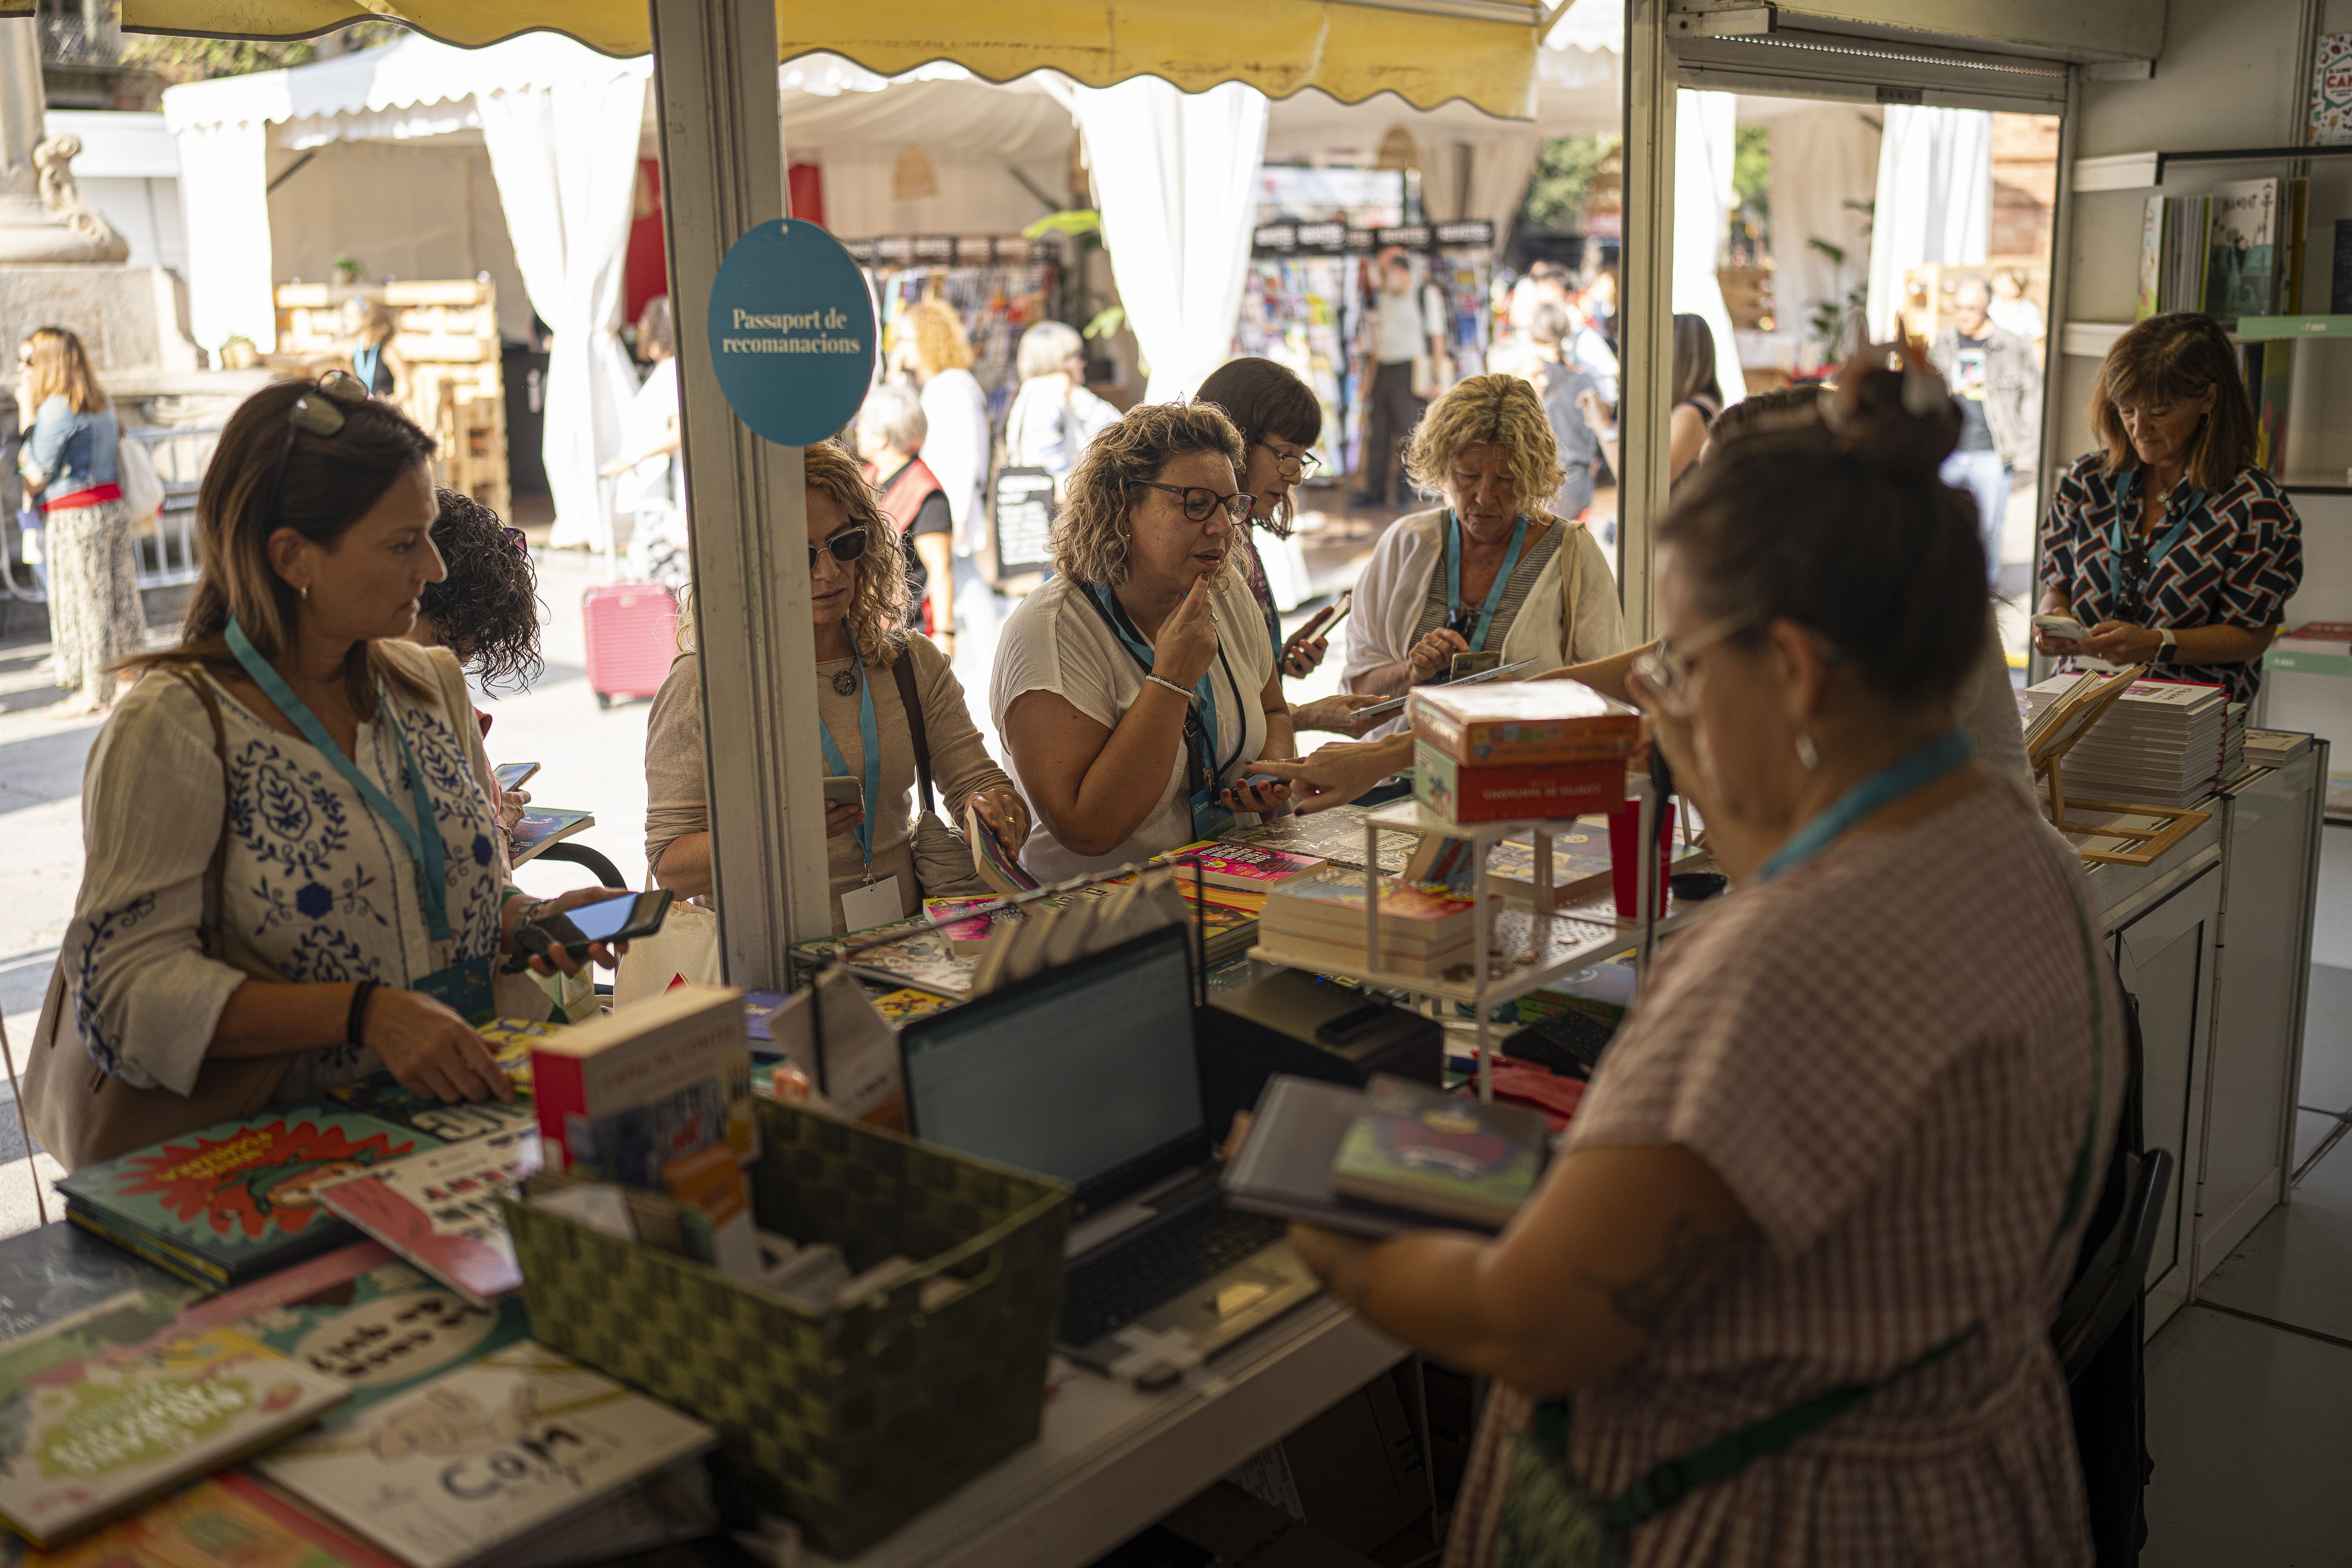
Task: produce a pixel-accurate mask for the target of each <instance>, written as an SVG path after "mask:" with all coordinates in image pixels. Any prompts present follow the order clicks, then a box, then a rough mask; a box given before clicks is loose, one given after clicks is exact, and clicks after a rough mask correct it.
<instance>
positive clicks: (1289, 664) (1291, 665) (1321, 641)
mask: <svg viewBox="0 0 2352 1568" xmlns="http://www.w3.org/2000/svg"><path fill="white" fill-rule="evenodd" d="M1330 651H1331V640H1330V639H1329V638H1328V637H1318V638H1316V639H1315V640H1314V641H1313V642H1311V643H1289V644H1287V645H1286V646H1285V647H1284V649H1283V650H1282V673H1283V674H1286V675H1288V676H1289V677H1290V678H1291V679H1292V680H1294V681H1296V680H1300V679H1303V678H1305V677H1306V676H1308V675H1311V674H1314V673H1315V671H1316V669H1317V668H1318V666H1320V665H1321V664H1322V663H1323V655H1324V654H1326V653H1329V652H1330Z"/></svg>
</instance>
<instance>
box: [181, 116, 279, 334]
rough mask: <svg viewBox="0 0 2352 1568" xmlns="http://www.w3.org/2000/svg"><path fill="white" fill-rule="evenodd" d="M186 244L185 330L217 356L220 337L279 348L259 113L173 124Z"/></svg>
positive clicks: (264, 136)
mask: <svg viewBox="0 0 2352 1568" xmlns="http://www.w3.org/2000/svg"><path fill="white" fill-rule="evenodd" d="M172 140H173V145H174V146H176V147H177V148H178V150H179V154H180V210H181V212H182V213H183V214H184V215H185V221H186V227H187V244H188V330H189V335H190V336H191V337H193V338H194V339H195V340H196V341H197V342H198V343H199V344H201V345H202V346H203V347H204V348H205V350H208V351H209V352H210V353H212V354H213V355H214V356H215V358H214V361H213V362H214V363H215V364H218V363H219V362H220V361H219V358H218V356H219V354H220V349H221V345H222V344H223V343H226V341H228V340H230V339H231V338H249V339H251V340H252V341H253V346H254V347H255V348H256V349H258V350H260V351H261V352H263V353H265V354H268V353H272V352H275V351H276V350H277V348H278V301H277V298H276V296H275V295H274V294H273V293H272V292H271V277H270V255H269V194H268V192H269V167H268V144H269V127H268V125H267V124H265V123H263V122H262V121H260V120H232V121H229V122H226V123H225V124H215V125H174V126H173V127H172Z"/></svg>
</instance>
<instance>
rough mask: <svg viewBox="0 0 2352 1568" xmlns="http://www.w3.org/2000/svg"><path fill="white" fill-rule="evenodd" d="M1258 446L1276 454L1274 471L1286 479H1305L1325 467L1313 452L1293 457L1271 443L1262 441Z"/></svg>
mask: <svg viewBox="0 0 2352 1568" xmlns="http://www.w3.org/2000/svg"><path fill="white" fill-rule="evenodd" d="M1258 444H1259V445H1260V446H1263V447H1265V449H1266V450H1267V451H1268V452H1271V453H1273V454H1274V471H1275V472H1276V473H1277V474H1279V475H1281V476H1283V477H1284V478H1286V479H1304V478H1306V477H1307V476H1308V475H1310V474H1312V473H1314V472H1315V471H1316V470H1317V469H1318V468H1320V467H1322V466H1323V459H1321V458H1320V457H1318V456H1316V455H1315V454H1313V453H1312V452H1302V453H1300V454H1299V455H1297V456H1296V457H1293V456H1291V455H1288V454H1287V453H1286V452H1284V451H1283V450H1282V448H1280V447H1278V446H1276V444H1274V443H1273V442H1271V441H1261V442H1259V443H1258Z"/></svg>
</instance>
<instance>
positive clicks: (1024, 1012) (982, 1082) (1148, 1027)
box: [901, 926, 1206, 1209]
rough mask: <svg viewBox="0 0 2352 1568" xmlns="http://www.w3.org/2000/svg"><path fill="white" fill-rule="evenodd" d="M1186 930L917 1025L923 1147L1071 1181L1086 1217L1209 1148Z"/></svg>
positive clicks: (913, 1095)
mask: <svg viewBox="0 0 2352 1568" xmlns="http://www.w3.org/2000/svg"><path fill="white" fill-rule="evenodd" d="M1186 958H1187V954H1186V943H1185V939H1184V932H1183V931H1182V929H1181V927H1175V926H1171V927H1170V928H1169V929H1167V930H1165V931H1158V932H1154V933H1152V934H1151V935H1150V936H1144V937H1139V938H1138V939H1137V940H1135V941H1133V942H1130V943H1128V944H1125V945H1123V946H1118V947H1115V948H1112V949H1111V950H1110V951H1109V952H1108V953H1103V954H1098V955H1097V956H1094V957H1091V958H1087V959H1083V960H1081V961H1079V962H1077V963H1074V964H1069V965H1066V966H1064V967H1061V968H1058V969H1055V970H1052V971H1050V972H1048V973H1047V974H1045V975H1041V976H1039V977H1036V978H1034V979H1032V980H1024V981H1021V982H1019V983H1018V984H1016V985H1013V986H1011V987H1008V988H1005V989H1004V990H1003V991H1000V992H997V993H995V994H993V995H991V996H986V997H982V998H978V999H976V1000H973V1001H970V1002H966V1003H965V1004H964V1005H963V1006H961V1007H959V1008H950V1009H948V1010H947V1011H945V1012H942V1013H937V1014H934V1015H933V1016H932V1017H930V1018H928V1019H921V1020H919V1021H918V1022H915V1023H912V1024H909V1025H908V1026H907V1030H906V1032H905V1034H904V1035H903V1036H902V1037H901V1041H902V1045H903V1048H904V1051H905V1053H906V1070H907V1113H908V1121H909V1124H910V1125H911V1127H912V1129H913V1132H914V1134H915V1135H916V1136H917V1137H919V1138H921V1139H922V1140H924V1141H925V1142H926V1143H932V1144H939V1145H944V1146H945V1147H948V1148H950V1149H957V1150H960V1151H961V1152H963V1153H965V1154H970V1155H979V1156H981V1157H982V1158H983V1159H990V1160H996V1161H999V1162H1001V1163H1002V1164H1004V1165H1008V1166H1019V1167H1020V1168H1021V1169H1023V1170H1031V1171H1037V1172H1041V1173H1043V1174H1044V1175H1046V1176H1058V1177H1060V1178H1061V1179H1062V1180H1064V1181H1066V1182H1068V1183H1070V1184H1071V1185H1072V1186H1075V1187H1076V1188H1077V1189H1078V1201H1079V1205H1080V1207H1081V1208H1082V1209H1086V1208H1091V1207H1095V1206H1096V1205H1097V1204H1099V1203H1101V1202H1104V1201H1107V1200H1108V1199H1110V1198H1113V1197H1122V1196H1124V1195H1125V1194H1126V1193H1128V1192H1129V1191H1131V1190H1133V1189H1134V1188H1136V1187H1138V1186H1142V1185H1144V1184H1145V1183H1147V1182H1150V1181H1153V1180H1157V1179H1158V1178H1159V1177H1160V1176H1162V1175H1164V1174H1166V1173H1167V1172H1169V1171H1171V1170H1175V1169H1177V1168H1180V1167H1181V1166H1183V1165H1186V1164H1189V1163H1191V1162H1192V1161H1193V1160H1196V1159H1198V1158H1199V1157H1200V1156H1201V1155H1202V1154H1203V1153H1204V1152H1205V1150H1206V1130H1205V1128H1204V1126H1203V1114H1202V1109H1201V1081H1200V1071H1199V1066H1198V1062H1197V1059H1196V1057H1195V1054H1194V1051H1193V1047H1192V981H1191V972H1190V968H1189V966H1188V964H1187V962H1186Z"/></svg>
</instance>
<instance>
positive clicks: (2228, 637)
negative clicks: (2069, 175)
mask: <svg viewBox="0 0 2352 1568" xmlns="http://www.w3.org/2000/svg"><path fill="white" fill-rule="evenodd" d="M2090 420H2091V430H2092V432H2093V434H2095V435H2096V436H2097V437H2098V438H2099V445H2098V449H2097V450H2095V451H2093V452H2086V453H2084V455H2082V456H2080V457H2078V458H2076V459H2075V460H2074V465H2073V466H2072V467H2070V468H2068V469H2067V470H2066V472H2065V474H2064V475H2063V476H2062V477H2061V478H2060V479H2059V481H2058V488H2057V491H2056V493H2055V494H2054V495H2053V496H2052V497H2051V498H2050V516H2049V517H2048V518H2047V519H2046V520H2045V521H2044V522H2043V523H2042V610H2043V611H2045V612H2050V613H2054V614H2059V615H2071V616H2073V617H2074V620H2075V621H2076V622H2079V623H2080V624H2081V625H2082V626H2083V627H2084V628H2085V629H2086V630H2087V631H2088V632H2089V633H2090V634H2089V635H2088V636H2087V637H2084V638H2082V639H2079V640H2077V639H2074V638H2068V637H2059V636H2054V635H2053V634H2052V633H2050V632H2042V631H2037V632H2035V633H2034V643H2035V645H2036V646H2037V647H2039V648H2040V649H2041V650H2042V652H2043V653H2052V654H2057V655H2060V656H2062V657H2067V656H2071V655H2075V654H2089V655H2090V656H2092V657H2094V658H2098V659H2105V660H2106V661H2108V662H2109V663H2110V664H2154V665H2155V666H2156V669H2155V670H2154V671H2153V672H2152V673H2153V674H2157V675H2158V676H2161V677H2162V678H2164V679H2166V680H2172V681H2201V682H2205V683H2208V684H2210V685H2221V686H2226V687H2228V688H2229V692H2230V700H2231V701H2232V702H2242V703H2251V702H2252V701H2253V700H2254V696H2255V695H2256V694H2257V693H2259V692H2260V691H2261V690H2262V688H2263V664H2262V660H2263V650H2264V649H2266V648H2268V647H2269V646H2270V645H2271V638H2272V636H2273V633H2274V632H2276V630H2277V628H2278V625H2279V618H2280V616H2281V614H2282V612H2284V609H2285V607H2286V601H2288V600H2289V599H2291V598H2293V597H2294V592H2295V591H2296V590H2297V589H2298V588H2300V587H2302V586H2303V519H2302V518H2301V517H2297V516H2296V515H2295V510H2294V502H2292V501H2290V500H2288V499H2287V497H2286V492H2285V491H2284V490H2283V489H2281V488H2280V487H2279V484H2278V481H2277V480H2275V479H2273V478H2272V477H2271V476H2270V475H2269V474H2267V473H2266V472H2264V471H2263V469H2262V468H2261V467H2260V466H2259V465H2257V464H2256V463H2255V462H2254V434H2255V433H2254V417H2253V413H2252V409H2251V407H2250V405H2249V404H2248V402H2247V401H2246V388H2245V383H2244V382H2242V381H2241V380H2240V379H2239V375H2238V354H2237V350H2235V349H2234V348H2232V347H2231V343H2230V338H2229V334H2227V333H2226V332H2224V331H2222V330H2221V325H2220V323H2218V322H2216V321H2215V320H2214V319H2212V318H2211V317H2210V316H2205V315H2200V314H2199V313H2198V312H2196V311H2192V310H2173V311H2168V312H2166V313H2165V314H2164V315H2161V316H2151V317H2149V318H2148V319H2147V320H2145V321H2141V322H2138V323H2137V324H2135V325H2134V326H2132V327H2131V328H2130V329H2128V330H2126V332H2125V333H2124V335H2123V336H2122V337H2120V338H2117V339H2116V341H2115V346H2114V347H2113V348H2111V349H2109V350H2107V357H2106V360H2105V362H2104V363H2102V364H2101V365H2100V367H2099V379H2098V382H2097V384H2096V385H2095V386H2094V387H2093V389H2092V392H2091V409H2090Z"/></svg>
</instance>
